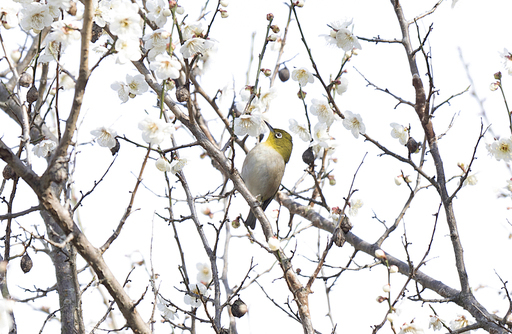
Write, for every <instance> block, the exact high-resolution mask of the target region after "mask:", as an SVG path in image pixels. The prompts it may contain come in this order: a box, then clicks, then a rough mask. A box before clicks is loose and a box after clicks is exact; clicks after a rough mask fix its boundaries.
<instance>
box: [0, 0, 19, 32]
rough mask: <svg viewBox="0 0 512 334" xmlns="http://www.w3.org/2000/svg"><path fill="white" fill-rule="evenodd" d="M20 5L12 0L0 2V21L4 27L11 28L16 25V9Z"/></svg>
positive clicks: (17, 9)
mask: <svg viewBox="0 0 512 334" xmlns="http://www.w3.org/2000/svg"><path fill="white" fill-rule="evenodd" d="M19 10H20V5H19V4H17V3H15V2H14V1H12V0H3V1H2V3H1V4H0V19H1V21H0V23H1V24H2V25H3V26H4V28H5V29H11V28H14V27H15V26H17V25H18V11H19Z"/></svg>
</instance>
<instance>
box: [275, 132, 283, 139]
mask: <svg viewBox="0 0 512 334" xmlns="http://www.w3.org/2000/svg"><path fill="white" fill-rule="evenodd" d="M275 136H276V138H277V139H281V138H283V135H282V134H280V133H279V132H276V134H275Z"/></svg>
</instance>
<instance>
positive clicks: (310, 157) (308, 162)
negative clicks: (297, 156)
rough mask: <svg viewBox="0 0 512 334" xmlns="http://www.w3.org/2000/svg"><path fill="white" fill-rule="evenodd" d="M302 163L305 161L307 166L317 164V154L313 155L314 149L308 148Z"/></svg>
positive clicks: (303, 155)
mask: <svg viewBox="0 0 512 334" xmlns="http://www.w3.org/2000/svg"><path fill="white" fill-rule="evenodd" d="M302 161H304V163H305V164H306V165H312V164H313V162H315V154H314V153H313V148H312V147H308V149H307V150H305V151H304V153H302Z"/></svg>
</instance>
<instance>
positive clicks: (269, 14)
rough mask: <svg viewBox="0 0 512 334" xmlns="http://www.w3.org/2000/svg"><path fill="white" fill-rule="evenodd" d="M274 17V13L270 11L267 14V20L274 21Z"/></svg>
mask: <svg viewBox="0 0 512 334" xmlns="http://www.w3.org/2000/svg"><path fill="white" fill-rule="evenodd" d="M273 19H274V14H272V13H268V14H267V21H272V20H273Z"/></svg>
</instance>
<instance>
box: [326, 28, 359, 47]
mask: <svg viewBox="0 0 512 334" xmlns="http://www.w3.org/2000/svg"><path fill="white" fill-rule="evenodd" d="M351 24H352V20H350V21H347V22H343V23H342V22H340V21H336V22H332V23H331V24H330V25H329V27H330V28H331V29H332V30H331V31H330V33H329V35H327V36H325V37H326V40H327V43H328V44H331V45H336V46H337V47H338V48H340V49H343V51H345V52H348V51H351V50H352V49H361V44H360V43H359V40H358V39H357V37H356V36H354V34H352V32H351V31H350V30H349V29H348V27H349V26H350V25H351Z"/></svg>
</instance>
